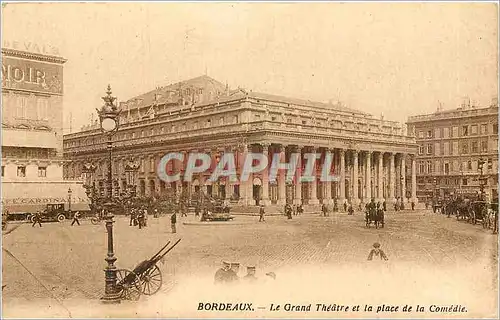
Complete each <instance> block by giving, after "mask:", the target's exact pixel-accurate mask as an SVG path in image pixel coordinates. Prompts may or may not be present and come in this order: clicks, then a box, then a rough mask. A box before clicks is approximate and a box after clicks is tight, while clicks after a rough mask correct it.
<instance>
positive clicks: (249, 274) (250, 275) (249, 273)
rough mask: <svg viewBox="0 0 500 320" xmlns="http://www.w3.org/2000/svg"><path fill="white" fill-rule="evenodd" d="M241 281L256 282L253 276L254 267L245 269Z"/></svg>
mask: <svg viewBox="0 0 500 320" xmlns="http://www.w3.org/2000/svg"><path fill="white" fill-rule="evenodd" d="M243 280H245V281H248V282H255V281H256V280H257V277H256V276H255V267H253V266H252V267H247V274H246V276H244V277H243Z"/></svg>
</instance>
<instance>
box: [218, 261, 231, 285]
mask: <svg viewBox="0 0 500 320" xmlns="http://www.w3.org/2000/svg"><path fill="white" fill-rule="evenodd" d="M230 266H231V264H230V263H228V262H225V261H223V262H222V267H221V268H220V269H219V270H217V271H216V272H215V277H214V281H215V284H222V283H226V282H228V280H229V268H230Z"/></svg>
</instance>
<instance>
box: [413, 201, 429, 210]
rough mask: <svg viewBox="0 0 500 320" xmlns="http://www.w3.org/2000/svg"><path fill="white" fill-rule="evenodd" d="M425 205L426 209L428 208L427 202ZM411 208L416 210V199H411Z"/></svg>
mask: <svg viewBox="0 0 500 320" xmlns="http://www.w3.org/2000/svg"><path fill="white" fill-rule="evenodd" d="M425 206H426V209H427V202H426V203H425ZM411 210H412V211H414V210H415V201H413V200H412V201H411Z"/></svg>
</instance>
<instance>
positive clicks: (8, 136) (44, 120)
mask: <svg viewBox="0 0 500 320" xmlns="http://www.w3.org/2000/svg"><path fill="white" fill-rule="evenodd" d="M64 62H66V60H65V59H64V58H61V57H55V56H49V55H42V54H38V53H30V52H24V51H19V50H12V49H6V48H2V204H3V205H4V208H6V209H9V210H10V211H33V210H38V209H40V208H41V207H43V205H42V203H46V202H47V201H49V200H48V199H52V200H53V199H67V197H68V194H67V190H68V188H69V187H71V188H72V190H73V197H74V199H80V198H81V199H82V201H86V198H87V197H86V195H85V192H84V190H83V188H82V187H81V183H80V182H78V181H64V180H63V162H64V159H63V64H64ZM61 190H64V191H62V192H61ZM49 202H50V201H49Z"/></svg>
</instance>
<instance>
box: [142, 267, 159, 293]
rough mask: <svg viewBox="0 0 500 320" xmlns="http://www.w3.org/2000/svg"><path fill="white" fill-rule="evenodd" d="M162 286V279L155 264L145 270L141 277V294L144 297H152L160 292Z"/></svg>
mask: <svg viewBox="0 0 500 320" xmlns="http://www.w3.org/2000/svg"><path fill="white" fill-rule="evenodd" d="M161 284H162V277H161V271H160V268H158V266H157V265H156V264H155V265H154V266H153V267H152V268H150V269H148V270H146V272H144V273H143V274H142V276H141V287H142V293H143V294H145V295H148V296H150V295H152V294H155V293H157V292H158V290H160V288H161Z"/></svg>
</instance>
